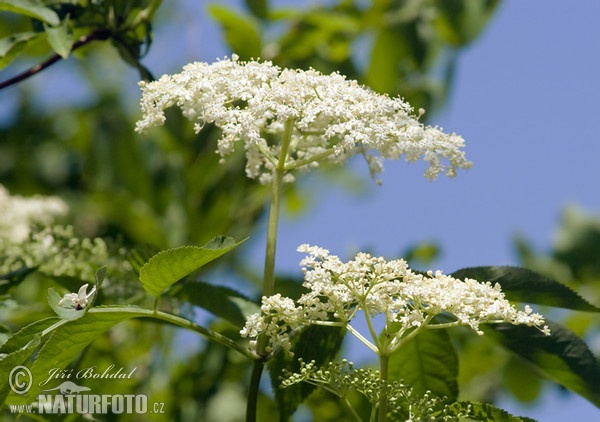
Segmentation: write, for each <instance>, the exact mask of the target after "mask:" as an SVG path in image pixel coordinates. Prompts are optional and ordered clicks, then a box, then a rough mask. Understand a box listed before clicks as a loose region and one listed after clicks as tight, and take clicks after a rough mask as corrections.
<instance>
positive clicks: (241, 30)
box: [208, 4, 262, 60]
mask: <svg viewBox="0 0 600 422" xmlns="http://www.w3.org/2000/svg"><path fill="white" fill-rule="evenodd" d="M208 10H209V12H210V14H211V15H212V17H213V18H214V19H215V20H217V22H219V24H220V25H221V26H222V27H223V31H224V32H225V39H226V40H227V44H229V47H230V48H231V50H232V51H233V52H234V53H236V54H238V55H239V56H240V58H241V59H242V60H249V59H251V58H256V57H260V55H261V54H260V53H261V45H262V42H261V39H260V34H259V29H258V25H257V24H256V23H255V22H254V21H253V19H252V18H250V17H246V16H243V15H240V14H238V13H236V12H234V11H233V10H231V9H230V8H228V7H224V6H218V5H216V4H211V5H210V6H209V7H208Z"/></svg>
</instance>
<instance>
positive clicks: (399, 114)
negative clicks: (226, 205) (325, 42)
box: [136, 55, 471, 184]
mask: <svg viewBox="0 0 600 422" xmlns="http://www.w3.org/2000/svg"><path fill="white" fill-rule="evenodd" d="M140 86H141V88H142V98H141V108H142V111H143V118H142V119H141V120H140V121H138V122H137V124H136V131H137V132H144V131H145V130H146V129H148V128H150V127H153V126H159V125H162V124H164V122H165V114H164V110H165V109H167V108H169V107H172V106H177V107H179V108H181V110H182V112H183V115H184V116H185V117H186V118H188V119H190V120H191V121H193V122H194V123H195V126H194V127H195V130H196V132H199V131H200V130H202V128H203V127H204V125H205V124H207V123H208V124H214V125H215V126H217V127H218V128H220V129H221V131H222V137H221V139H220V140H219V141H218V148H217V151H218V153H219V154H220V155H221V156H222V157H225V156H227V155H228V154H230V153H231V152H232V151H233V150H234V144H235V143H236V142H238V141H242V142H243V143H244V148H245V150H246V157H247V165H246V174H247V176H248V177H250V178H258V179H259V180H260V181H261V183H263V184H267V183H269V181H270V180H271V178H272V175H273V172H274V170H275V168H276V167H277V166H278V163H279V162H280V161H279V156H280V153H281V148H282V142H280V141H278V140H277V138H278V137H279V138H281V137H282V136H283V134H284V132H285V130H286V127H288V128H290V129H291V131H292V132H291V134H290V135H291V141H290V144H289V147H288V148H287V150H286V151H285V153H286V157H285V160H284V162H283V164H284V165H283V167H284V168H283V170H284V171H285V179H284V180H285V181H288V182H291V181H293V180H294V176H293V175H292V173H290V172H291V171H292V170H307V169H309V168H312V167H316V166H318V164H319V162H320V161H323V160H325V159H326V160H328V161H331V162H334V163H339V162H342V161H344V160H346V159H347V158H349V157H350V156H351V155H353V154H356V153H359V154H363V155H364V156H365V157H366V159H367V163H368V164H369V168H370V170H371V173H372V174H377V173H379V172H381V171H382V170H383V166H382V163H381V158H391V159H398V158H400V157H401V156H403V155H404V156H405V158H406V160H407V161H409V162H414V161H416V160H418V159H419V158H420V157H423V159H424V160H425V161H426V162H428V163H429V167H428V168H427V170H426V172H425V176H426V177H427V178H429V179H431V180H433V179H435V178H436V177H437V176H438V174H439V173H440V172H445V173H446V174H447V175H448V176H454V175H455V174H456V170H457V169H458V168H468V167H470V166H471V163H470V162H469V161H467V160H466V158H465V154H464V151H462V148H463V147H464V140H463V139H462V138H461V137H460V136H458V135H455V134H444V133H443V132H442V131H441V130H440V129H438V128H434V127H425V126H424V125H423V124H421V123H419V121H418V117H414V116H413V115H412V108H411V106H410V105H409V104H407V103H406V102H404V101H402V100H401V99H399V98H390V97H389V96H386V95H381V94H377V93H375V92H373V91H372V90H370V89H368V88H366V87H364V86H361V85H359V84H358V83H357V82H356V81H352V80H347V79H346V78H345V77H344V76H342V75H340V74H339V73H332V74H331V75H323V74H321V73H319V72H318V71H315V70H312V69H311V70H308V71H302V70H291V69H283V70H282V69H280V68H279V67H277V66H275V65H273V64H272V63H271V62H269V61H264V62H259V61H255V60H252V61H249V62H242V61H239V60H238V58H237V56H235V55H234V56H233V57H232V59H225V60H221V61H217V62H215V63H212V64H207V63H199V62H196V63H191V64H188V65H187V66H185V67H184V69H183V71H182V72H181V73H178V74H175V75H164V76H162V77H161V78H160V79H159V80H158V81H155V82H150V83H145V82H140Z"/></svg>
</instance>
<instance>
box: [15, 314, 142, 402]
mask: <svg viewBox="0 0 600 422" xmlns="http://www.w3.org/2000/svg"><path fill="white" fill-rule="evenodd" d="M94 310H95V311H96V312H93V313H92V312H88V313H87V314H85V315H84V316H83V317H81V318H79V319H77V320H74V321H68V322H65V323H64V324H62V325H60V326H59V327H57V328H55V329H54V331H53V332H52V333H51V334H50V337H49V338H48V340H47V341H46V342H45V343H44V345H43V346H42V348H41V349H40V351H39V352H38V355H37V357H36V359H35V362H34V363H33V365H32V366H31V368H30V370H31V374H32V376H33V379H34V380H35V381H36V382H34V383H33V385H32V387H31V389H30V390H29V391H28V392H27V395H26V397H25V398H26V399H28V400H32V399H33V398H34V397H37V395H38V393H39V391H40V390H41V389H42V388H43V387H42V386H40V385H39V383H40V382H43V381H44V380H46V379H47V378H48V374H49V371H50V370H52V369H54V368H61V369H64V368H65V367H66V366H67V365H68V364H69V363H70V362H71V361H73V360H74V359H75V357H77V355H78V354H79V353H81V351H82V350H83V349H84V348H85V347H86V346H88V345H89V344H90V343H91V342H92V341H94V340H95V339H97V338H98V337H100V336H101V335H102V334H103V333H104V332H106V331H107V330H108V329H109V328H111V327H113V326H114V325H116V324H118V323H120V322H122V321H125V320H127V319H130V318H133V317H136V316H139V315H136V314H135V313H132V312H119V311H113V312H111V311H110V308H108V307H107V308H94ZM98 310H101V312H98ZM102 311H104V312H102Z"/></svg>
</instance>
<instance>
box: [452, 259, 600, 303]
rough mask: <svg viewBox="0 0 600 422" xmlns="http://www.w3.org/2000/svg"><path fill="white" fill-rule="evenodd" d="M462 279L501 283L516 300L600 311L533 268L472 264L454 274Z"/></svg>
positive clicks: (511, 298) (453, 274)
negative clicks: (532, 269)
mask: <svg viewBox="0 0 600 422" xmlns="http://www.w3.org/2000/svg"><path fill="white" fill-rule="evenodd" d="M452 276H453V277H455V278H459V279H465V278H472V279H475V280H477V281H480V282H486V281H490V282H491V283H492V284H494V283H499V284H500V286H502V291H504V292H505V294H506V298H507V299H509V300H512V301H515V302H526V303H536V304H538V305H546V306H556V307H559V308H566V309H573V310H576V311H586V312H600V308H598V307H596V306H594V305H592V304H591V303H589V302H587V301H586V300H585V299H583V298H582V297H581V296H579V295H578V294H577V293H576V292H574V291H573V290H571V289H570V288H569V287H567V286H565V285H564V284H561V283H559V282H557V281H554V280H552V279H550V278H548V277H545V276H543V275H541V274H538V273H536V272H533V271H531V270H528V269H525V268H519V267H509V266H499V267H473V268H464V269H461V270H458V271H455V272H454V273H452Z"/></svg>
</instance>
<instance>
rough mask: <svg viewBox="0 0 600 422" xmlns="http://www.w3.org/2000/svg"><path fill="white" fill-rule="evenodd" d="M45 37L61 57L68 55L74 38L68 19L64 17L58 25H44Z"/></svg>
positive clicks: (64, 57)
mask: <svg viewBox="0 0 600 422" xmlns="http://www.w3.org/2000/svg"><path fill="white" fill-rule="evenodd" d="M44 30H45V32H46V38H47V40H48V44H50V47H52V49H53V50H54V51H55V52H56V53H57V54H58V55H59V56H60V57H62V58H63V59H66V58H67V57H69V54H71V49H72V48H73V43H74V42H75V39H74V37H73V30H72V28H71V25H69V19H68V18H67V19H65V20H64V21H62V22H61V24H60V25H59V26H49V25H44Z"/></svg>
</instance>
